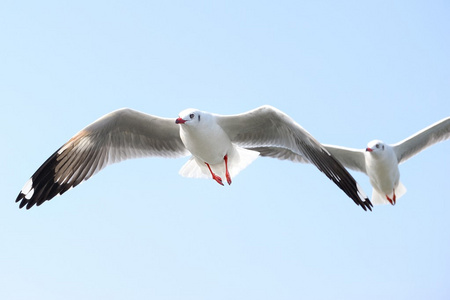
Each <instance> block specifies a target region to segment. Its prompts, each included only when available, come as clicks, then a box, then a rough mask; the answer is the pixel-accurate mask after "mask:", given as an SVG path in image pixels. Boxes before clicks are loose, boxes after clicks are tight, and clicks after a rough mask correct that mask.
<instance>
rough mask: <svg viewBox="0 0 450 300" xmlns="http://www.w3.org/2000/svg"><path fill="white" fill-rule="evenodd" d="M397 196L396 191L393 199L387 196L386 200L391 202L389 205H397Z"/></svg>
mask: <svg viewBox="0 0 450 300" xmlns="http://www.w3.org/2000/svg"><path fill="white" fill-rule="evenodd" d="M396 198H397V197H396V196H395V190H394V194H393V196H392V199H391V198H389V196H388V195H386V199H387V200H388V201H389V203H391V204H392V205H395V203H396Z"/></svg>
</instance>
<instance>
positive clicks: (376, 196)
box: [372, 182, 406, 205]
mask: <svg viewBox="0 0 450 300" xmlns="http://www.w3.org/2000/svg"><path fill="white" fill-rule="evenodd" d="M405 193H406V187H405V186H404V185H403V183H401V182H399V183H398V185H397V187H396V188H395V198H396V201H398V199H400V197H402V196H403V195H404V194H405ZM388 196H389V198H391V199H392V197H393V196H394V193H393V192H392V193H391V194H389V195H388ZM372 203H373V204H375V205H382V204H390V203H389V201H388V200H387V199H386V195H385V194H383V193H380V192H378V191H377V190H375V189H373V191H372Z"/></svg>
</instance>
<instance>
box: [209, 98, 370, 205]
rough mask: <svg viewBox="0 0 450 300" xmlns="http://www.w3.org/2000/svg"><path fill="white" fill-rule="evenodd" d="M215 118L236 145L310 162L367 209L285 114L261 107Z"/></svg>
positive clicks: (345, 176) (335, 164) (338, 169)
mask: <svg viewBox="0 0 450 300" xmlns="http://www.w3.org/2000/svg"><path fill="white" fill-rule="evenodd" d="M216 118H217V122H218V124H219V125H220V126H221V127H222V128H223V129H224V130H225V131H226V132H227V133H228V135H229V137H230V139H231V141H232V142H234V143H236V144H237V145H239V146H241V147H243V148H247V149H253V150H257V151H259V152H260V153H261V155H262V156H270V157H274V158H281V159H289V160H292V161H300V162H305V161H307V162H310V163H312V164H314V165H315V166H316V167H317V168H318V169H319V170H320V171H322V172H323V173H324V174H325V175H326V176H327V177H328V178H329V179H331V180H332V181H333V182H334V183H335V184H336V185H337V186H338V187H339V188H340V189H341V190H343V191H344V192H345V193H346V194H347V195H348V196H349V197H350V198H351V199H352V200H353V201H354V202H355V203H356V204H357V205H361V207H362V208H363V209H364V210H366V209H367V208H368V209H370V210H371V206H372V203H370V200H369V199H368V198H367V196H366V195H365V194H364V192H363V190H362V189H361V187H360V186H359V185H358V183H357V182H356V181H355V179H354V178H353V177H352V176H351V175H350V174H349V173H348V171H347V170H346V169H345V168H344V167H343V166H342V164H341V163H340V162H339V161H338V160H337V159H335V158H334V157H333V155H331V154H330V153H329V152H328V151H327V150H326V149H325V148H324V147H323V146H322V145H321V144H320V143H319V142H318V141H317V140H316V139H314V137H312V136H311V135H310V134H309V133H308V132H307V131H306V130H305V129H303V128H302V127H301V126H300V125H298V124H297V123H296V122H295V121H294V120H292V119H291V118H290V117H289V116H288V115H286V114H285V113H283V112H281V111H279V110H278V109H276V108H273V107H271V106H262V107H259V108H257V109H255V110H252V111H249V112H246V113H243V114H238V115H231V116H220V115H216ZM264 149H267V150H266V151H265V150H264Z"/></svg>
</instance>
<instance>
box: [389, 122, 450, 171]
mask: <svg viewBox="0 0 450 300" xmlns="http://www.w3.org/2000/svg"><path fill="white" fill-rule="evenodd" d="M449 138H450V117H448V118H445V119H443V120H441V121H439V122H437V123H434V124H433V125H431V126H428V127H427V128H425V129H423V130H421V131H419V132H417V133H416V134H414V135H412V136H410V137H408V138H407V139H404V140H403V141H401V142H398V143H397V144H394V145H392V147H393V148H394V151H395V154H396V155H397V159H398V163H402V162H405V161H406V160H407V159H409V158H411V157H412V156H414V155H416V154H417V153H419V152H420V151H422V150H424V149H425V148H427V147H429V146H431V145H434V144H436V143H438V142H441V141H444V140H447V139H449Z"/></svg>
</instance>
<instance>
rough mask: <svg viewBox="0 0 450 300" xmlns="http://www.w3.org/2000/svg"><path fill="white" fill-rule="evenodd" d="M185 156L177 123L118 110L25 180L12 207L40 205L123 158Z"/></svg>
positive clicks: (60, 150)
mask: <svg viewBox="0 0 450 300" xmlns="http://www.w3.org/2000/svg"><path fill="white" fill-rule="evenodd" d="M188 154H189V152H188V150H187V149H186V148H185V147H184V145H183V142H182V141H181V138H180V135H179V126H178V125H176V124H175V119H168V118H160V117H155V116H152V115H148V114H144V113H141V112H138V111H135V110H132V109H127V108H124V109H119V110H116V111H114V112H111V113H109V114H107V115H105V116H103V117H101V118H100V119H98V120H97V121H95V122H94V123H92V124H90V125H88V126H87V127H85V128H84V129H82V130H81V131H80V132H78V133H77V134H76V135H75V136H74V137H72V138H71V139H70V140H69V141H68V142H67V143H65V144H64V145H63V146H62V147H61V148H59V149H58V150H57V151H56V152H55V153H54V154H53V155H52V156H50V157H49V158H48V159H47V160H46V161H45V162H44V163H43V164H42V166H41V167H40V168H39V169H38V170H37V171H36V172H35V173H34V174H33V176H31V178H30V179H29V180H28V181H27V183H26V184H25V186H24V187H23V189H22V191H21V192H20V193H19V195H18V196H17V199H16V202H19V201H20V208H22V207H23V206H25V205H26V207H27V209H29V208H31V207H32V206H33V205H35V204H37V205H41V204H42V203H43V202H44V201H46V200H50V199H52V198H53V197H55V196H56V195H61V194H63V193H64V192H65V191H67V190H68V189H70V188H72V187H75V186H76V185H78V184H79V183H80V182H82V181H83V180H87V179H89V178H90V177H91V176H92V175H94V174H96V173H97V172H98V171H100V170H102V169H103V168H104V167H106V166H107V165H109V164H112V163H117V162H120V161H122V160H125V159H131V158H138V157H145V156H161V157H180V156H185V155H188Z"/></svg>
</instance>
